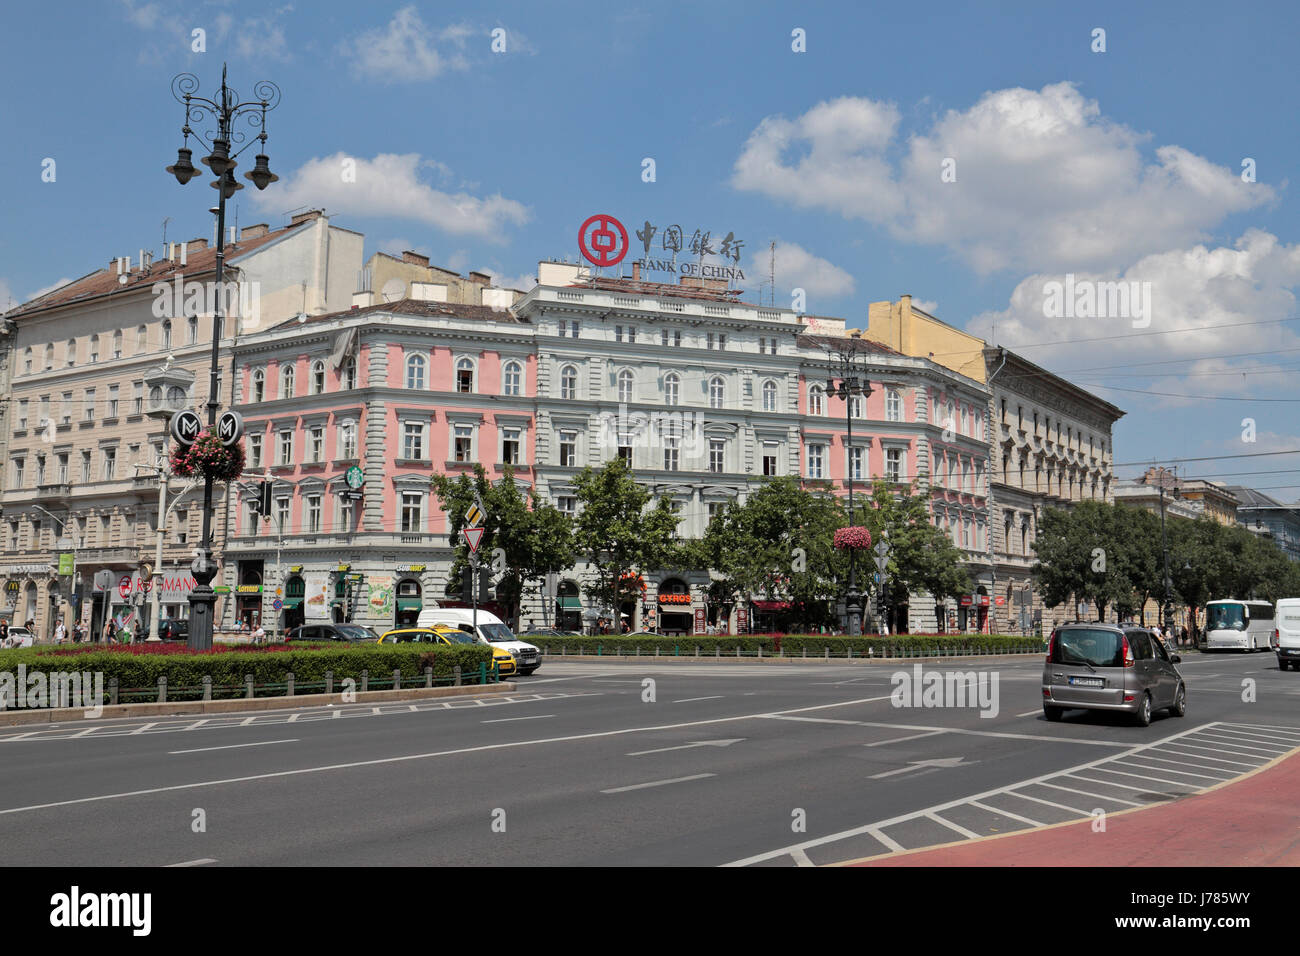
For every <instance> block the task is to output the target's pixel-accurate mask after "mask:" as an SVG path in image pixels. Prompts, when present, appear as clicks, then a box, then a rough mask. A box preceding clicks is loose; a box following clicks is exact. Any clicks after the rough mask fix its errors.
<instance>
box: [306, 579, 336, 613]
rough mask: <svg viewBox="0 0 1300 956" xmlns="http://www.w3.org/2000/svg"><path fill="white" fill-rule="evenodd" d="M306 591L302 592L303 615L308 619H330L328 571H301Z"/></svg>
mask: <svg viewBox="0 0 1300 956" xmlns="http://www.w3.org/2000/svg"><path fill="white" fill-rule="evenodd" d="M303 582H304V584H305V587H306V591H305V592H304V594H303V602H302V605H303V615H304V620H308V621H328V620H329V619H330V602H329V585H330V574H329V572H328V571H306V572H304V573H303Z"/></svg>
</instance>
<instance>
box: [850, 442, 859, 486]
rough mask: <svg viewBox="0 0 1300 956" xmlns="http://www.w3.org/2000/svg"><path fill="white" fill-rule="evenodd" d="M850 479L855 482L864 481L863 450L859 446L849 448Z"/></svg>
mask: <svg viewBox="0 0 1300 956" xmlns="http://www.w3.org/2000/svg"><path fill="white" fill-rule="evenodd" d="M848 477H850V478H852V479H853V480H854V481H860V480H861V479H862V449H861V448H860V447H858V446H857V445H852V446H850V448H849V454H848Z"/></svg>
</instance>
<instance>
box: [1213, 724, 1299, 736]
mask: <svg viewBox="0 0 1300 956" xmlns="http://www.w3.org/2000/svg"><path fill="white" fill-rule="evenodd" d="M1224 726H1226V727H1254V728H1255V729H1257V730H1276V731H1278V732H1280V733H1285V734H1290V735H1291V736H1293V737H1300V730H1296V729H1295V728H1294V727H1278V726H1276V725H1274V724H1225V725H1224Z"/></svg>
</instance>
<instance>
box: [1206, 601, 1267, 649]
mask: <svg viewBox="0 0 1300 956" xmlns="http://www.w3.org/2000/svg"><path fill="white" fill-rule="evenodd" d="M1273 617H1274V615H1273V605H1272V604H1269V603H1268V602H1267V601H1210V602H1209V603H1208V604H1206V605H1205V647H1206V650H1211V651H1215V650H1238V651H1267V650H1269V649H1270V647H1271V646H1272V642H1273Z"/></svg>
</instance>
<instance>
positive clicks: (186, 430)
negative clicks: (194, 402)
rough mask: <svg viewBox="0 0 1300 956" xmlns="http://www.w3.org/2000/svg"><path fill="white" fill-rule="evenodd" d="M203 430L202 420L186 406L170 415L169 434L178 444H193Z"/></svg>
mask: <svg viewBox="0 0 1300 956" xmlns="http://www.w3.org/2000/svg"><path fill="white" fill-rule="evenodd" d="M201 431H203V422H202V421H201V420H200V419H199V416H198V415H197V414H196V413H195V412H192V411H190V410H189V409H188V408H187V409H185V410H184V411H183V412H177V413H176V414H175V415H173V416H172V423H171V435H172V438H174V439H176V443H177V444H179V445H193V444H194V442H195V440H196V439H198V437H199V432H201Z"/></svg>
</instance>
